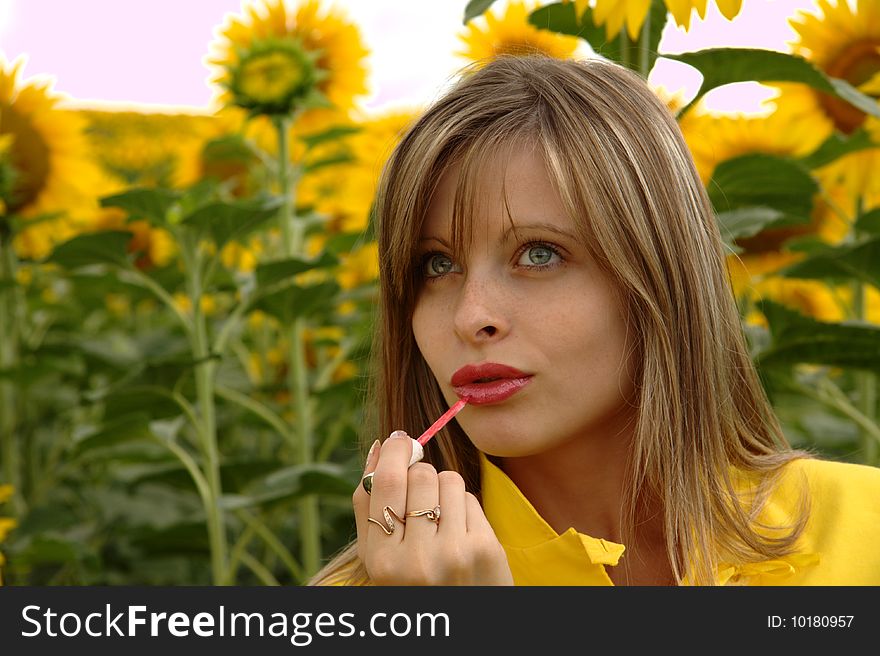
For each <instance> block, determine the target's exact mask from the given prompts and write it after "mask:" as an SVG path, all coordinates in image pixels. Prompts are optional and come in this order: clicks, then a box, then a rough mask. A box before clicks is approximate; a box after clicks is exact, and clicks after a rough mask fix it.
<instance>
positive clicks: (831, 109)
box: [819, 39, 880, 134]
mask: <svg viewBox="0 0 880 656" xmlns="http://www.w3.org/2000/svg"><path fill="white" fill-rule="evenodd" d="M878 46H880V41H878V40H876V39H866V40H864V41H857V42H855V43H853V44H850V45H849V46H847V47H846V48H844V49H843V50H841V52H840V53H839V54H838V55H837V57H835V58H834V59H833V60H832V61H830V62H829V63H828V65H827V66H826V67H825V72H826V73H828V75H830V76H831V77H836V78H841V79H844V80H846V81H847V82H849V83H850V84H852V85H853V86H856V87H857V86H859V85H860V84H863V83H865V82H867V81H868V80H870V79H871V78H872V77H873V76H874V75H875V74H877V72H878V71H880V53H878V52H877V48H878ZM819 102H820V103H821V105H822V108H823V109H824V110H825V111H826V112H827V113H828V115H829V116H830V117H831V119H832V120H833V121H834V125H835V126H836V127H837V129H838V130H840V131H841V132H843V133H844V134H850V133H852V132H854V131H855V130H857V129H858V128H859V127H860V126H861V125H862V123H864V122H865V113H864V112H862V111H860V110H858V109H856V108H855V107H853V106H852V105H850V104H849V103H848V102H845V101H843V100H840V99H839V98H835V97H834V96H829V95H827V94H824V93H822V94H820V95H819Z"/></svg>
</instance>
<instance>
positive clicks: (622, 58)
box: [529, 0, 669, 74]
mask: <svg viewBox="0 0 880 656" xmlns="http://www.w3.org/2000/svg"><path fill="white" fill-rule="evenodd" d="M668 16H669V13H668V11H667V9H666V5H665V4H664V2H663V0H653V1H652V2H651V9H650V13H649V16H648V18H647V19H646V22H647V25H648V43H647V46H646V47H645V48H644V50H645V54H646V56H647V59H646V60H645V61H642V60H641V56H642V51H643V48H642V38H643V37H642V34H641V33H640V34H639V38H638V39H636V40H635V41H629V40H628V39H626V40H625V39H622V38H616V37H615V38H612V39H610V40H609V39H608V37H607V36H606V32H605V26H604V25H596V24H595V22H594V21H593V10H592V8H590V7H587V9H586V10H585V11H584V13H583V15H581V16H580V17H579V16H578V15H577V13H576V11H575V6H574V3H564V2H557V3H555V4H551V5H545V6H543V7H540V8H538V9H536V10H535V11H533V12H532V13H531V14H530V15H529V23H530V24H531V25H533V26H535V27H536V28H538V29H542V30H549V31H551V32H558V33H559V34H568V35H569V36H576V37H579V38H581V39H584V40H585V41H586V42H587V43H589V44H590V47H591V48H592V49H593V51H594V52H596V53H597V54H599V55H601V56H602V57H605V58H607V59H610V60H612V61H615V62H618V63H622V64H624V65H626V66H628V67H629V68H631V69H633V70H635V71H637V72H641V73H644V74H647V72H648V71H650V70H651V68H653V66H654V62H655V61H656V60H657V48H658V47H659V45H660V36H661V34H662V33H663V28H664V26H665V25H666V21H667V18H668ZM624 47H625V48H626V52H624Z"/></svg>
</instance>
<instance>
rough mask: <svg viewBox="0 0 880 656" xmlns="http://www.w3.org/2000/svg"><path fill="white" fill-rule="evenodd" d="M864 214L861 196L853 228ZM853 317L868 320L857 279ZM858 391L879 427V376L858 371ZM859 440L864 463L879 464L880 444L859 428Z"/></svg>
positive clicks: (867, 414) (860, 402) (863, 410)
mask: <svg viewBox="0 0 880 656" xmlns="http://www.w3.org/2000/svg"><path fill="white" fill-rule="evenodd" d="M863 212H864V201H863V199H862V198H861V196H860V197H859V198H858V199H857V201H856V216H855V221H854V222H853V226H855V225H857V224H858V222H859V219H860V218H861V216H862V213H863ZM852 234H853V241H854V242H855V243H859V241H860V239H861V235H860V234H859V230H858V229H856V228H855V227H853V233H852ZM852 284H853V315H854V318H855V319H856V320H857V321H865V320H866V319H867V294H868V290H867V287H866V285H865V283H864V282H863V281H862V280H860V279H857V280H855V281H853V283H852ZM855 383H856V391H857V393H858V409H859V411H860V412H861V413H862V414H863V415H864V416H865V418H866V419H867V420H868V421H870V422H871V423H872V424H874V425H875V426H876V425H877V374H875V373H873V372H870V371H857V372H856V373H855ZM859 439H860V442H861V444H862V450H863V453H864V454H865V455H864V462H865V464H867V465H877V464H878V457H877V456H878V453H880V442H878V440H876V439H874V438H873V436H872V435H871V434H870V433H869V431H867V430H866V429H865V427H864V426H859Z"/></svg>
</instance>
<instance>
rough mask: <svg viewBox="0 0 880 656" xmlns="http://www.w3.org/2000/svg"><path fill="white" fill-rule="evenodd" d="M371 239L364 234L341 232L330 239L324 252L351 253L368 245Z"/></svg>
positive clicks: (325, 245) (335, 253)
mask: <svg viewBox="0 0 880 656" xmlns="http://www.w3.org/2000/svg"><path fill="white" fill-rule="evenodd" d="M369 242H370V239H368V238H367V237H366V235H365V234H364V232H340V233H337V234H335V235H333V236H332V237H330V238H329V239H328V240H327V242H326V243H325V244H324V250H325V251H327V252H329V253H333V254H334V255H337V254H340V253H350V252H351V251H353V250H355V249H356V248H360V247H362V246H365V245H367V244H368V243H369Z"/></svg>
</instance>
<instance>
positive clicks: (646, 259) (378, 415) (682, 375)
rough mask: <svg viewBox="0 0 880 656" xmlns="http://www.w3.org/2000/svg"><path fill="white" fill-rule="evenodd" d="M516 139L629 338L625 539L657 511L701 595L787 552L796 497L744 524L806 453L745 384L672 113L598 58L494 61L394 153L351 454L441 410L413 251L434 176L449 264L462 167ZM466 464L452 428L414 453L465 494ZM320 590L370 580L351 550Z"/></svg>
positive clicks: (730, 303) (721, 272)
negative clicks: (775, 521) (419, 340)
mask: <svg viewBox="0 0 880 656" xmlns="http://www.w3.org/2000/svg"><path fill="white" fill-rule="evenodd" d="M523 141H527V142H529V143H532V144H535V145H537V147H538V148H539V150H538V152H539V153H541V154H542V155H543V157H544V160H545V162H546V165H547V169H548V173H549V175H550V178H551V180H553V182H554V185H555V186H556V188H557V189H558V191H559V194H560V197H561V199H562V201H563V203H564V206H565V208H566V211H567V213H568V214H569V216H570V217H571V218H572V220H573V221H574V223H575V225H576V227H577V230H578V232H579V236H580V237H581V239H582V241H583V244H584V245H585V246H586V247H587V248H588V250H589V252H590V255H591V256H592V257H593V258H594V259H595V260H596V261H597V262H598V263H599V265H600V266H601V267H602V268H603V270H604V271H606V272H607V274H608V276H609V277H610V279H611V280H612V281H613V283H614V286H615V288H616V292H617V294H618V296H619V298H620V299H621V306H622V308H623V313H624V316H625V320H626V323H627V327H628V335H629V336H630V337H632V339H633V343H634V348H635V357H636V361H637V363H638V364H637V372H636V375H635V381H634V382H635V388H636V398H635V402H636V403H637V408H636V414H637V423H636V426H635V433H634V437H633V442H632V453H631V456H630V460H629V463H628V471H627V490H628V491H627V495H626V497H625V499H624V502H623V506H622V508H621V517H622V522H623V524H622V526H623V529H622V530H623V533H622V535H623V536H624V539H625V540H626V539H629V537H630V536H632V535H633V534H634V528H635V526H637V525H638V521H639V520H644V519H646V518H645V517H644V516H643V515H644V509H645V508H648V507H656V505H657V504H658V503H659V507H661V508H662V509H663V526H664V527H665V530H664V534H665V541H666V551H667V556H668V558H669V562H670V565H671V568H672V571H673V574H674V577H675V582H676V584H681V583H682V581H683V579H684V578H685V577H687V579H688V581H689V582H690V583H692V584H695V585H712V584H714V582H715V579H714V572H715V568H716V567H717V565H718V563H719V562H720V560H721V558H722V557H723V558H724V560H725V561H726V562H742V563H745V562H753V561H756V560H766V559H770V558H778V557H780V556H783V555H786V554H789V553H792V552H793V551H794V550H795V543H796V541H797V539H798V537H799V536H800V534H801V533H802V531H803V528H804V526H805V525H806V521H807V518H808V514H809V499H808V497H807V495H806V494H802V496H801V503H800V505H799V507H798V509H797V513H796V516H795V519H794V521H793V522H792V524H791V525H787V526H784V527H767V526H764V525H763V524H758V523H757V521H756V518H757V517H758V516H759V514H760V512H761V510H762V508H763V507H764V506H765V504H766V501H767V499H768V498H769V494H770V492H771V491H772V490H773V488H774V487H775V485H776V483H777V481H778V478H779V476H780V475H781V473H782V468H783V466H784V465H786V464H787V463H788V462H790V461H792V460H794V459H797V458H802V457H807V458H809V457H813V456H812V455H811V454H809V453H807V452H804V451H796V450H793V449H791V447H790V446H789V444H788V443H787V441H786V439H785V436H784V435H783V432H782V430H781V428H780V426H779V423H778V421H777V419H776V417H775V415H774V413H773V410H772V407H771V405H770V402H769V400H768V399H767V397H766V394H765V392H764V389H763V387H762V386H761V384H760V381H759V378H758V376H757V374H756V371H755V368H754V365H753V363H752V361H751V358H750V356H749V352H748V347H747V344H746V341H745V337H744V335H743V331H742V325H741V321H740V316H739V312H738V310H737V307H736V303H735V300H734V298H733V295H732V293H731V289H730V283H729V278H728V274H727V269H726V265H725V257H724V252H723V246H722V241H721V238H720V234H719V230H718V227H717V225H716V222H715V219H714V215H713V212H712V207H711V205H710V203H709V200H708V198H707V195H706V192H705V189H704V187H703V185H702V183H701V181H700V178H699V176H698V175H697V172H696V170H695V168H694V164H693V160H692V158H691V155H690V153H689V151H688V149H687V146H686V145H685V142H684V140H683V138H682V136H681V132H680V130H679V128H678V125H677V123H676V122H675V119H674V118H673V117H672V116H671V114H670V112H669V111H668V110H667V108H666V107H665V106H664V105H663V104H662V103H661V102H660V101H659V100H658V99H657V98H656V96H655V95H654V94H653V93H652V92H651V91H650V89H649V88H648V87H647V85H646V84H645V83H644V81H643V80H642V79H641V78H639V77H638V76H637V75H636V74H634V73H632V72H630V71H628V70H627V69H625V68H623V67H621V66H618V65H616V64H613V63H610V62H607V61H605V60H600V59H590V60H586V61H571V60H567V61H566V60H557V59H552V58H548V57H540V56H530V57H513V56H505V57H499V58H497V59H495V60H494V61H492V62H491V63H489V64H488V65H486V66H484V67H482V68H480V69H479V70H474V69H471V70H468V71H466V72H465V74H464V75H463V76H462V78H461V79H460V80H459V81H458V83H457V84H456V85H455V86H454V87H453V88H452V89H451V90H450V91H449V92H447V93H446V94H445V95H444V96H443V97H442V98H441V99H439V100H438V101H437V102H435V103H434V104H433V105H432V106H431V107H430V108H429V109H428V110H427V111H426V113H425V114H424V115H423V116H422V117H421V118H420V119H419V120H418V121H417V122H416V123H415V124H414V125H413V126H412V127H411V128H410V129H409V131H408V132H407V134H406V135H405V136H404V138H403V139H402V140H401V142H400V144H399V145H398V147H397V148H396V149H395V151H394V152H393V154H392V156H391V157H390V159H389V161H388V162H387V164H386V166H385V168H384V170H383V174H382V177H381V180H380V183H379V190H378V195H377V199H376V208H375V209H376V214H375V217H376V231H377V239H378V247H379V248H378V250H379V270H380V276H379V286H380V301H379V306H378V314H377V323H376V329H375V332H374V342H373V352H372V354H373V361H372V368H373V371H372V376H371V377H370V381H371V382H370V387H369V390H368V398H367V404H366V408H367V412H368V413H369V417H370V419H369V421H368V422H367V433H366V434H365V435H364V439H363V440H362V442H363V445H364V447H366V445H368V444H370V443H371V442H372V441H373V440H374V438H375V437H376V436H386V435H388V434H390V433H391V432H392V431H393V430H395V429H400V428H402V429H405V430H408V431H410V432H411V433H412V432H413V431H416V432H418V431H420V430H421V429H422V428H423V427H426V426H429V425H430V424H431V422H433V421H434V420H435V419H436V418H437V417H438V416H439V415H440V414H442V413H443V412H444V411H445V410H446V409H447V406H446V403H445V402H444V399H443V396H442V394H441V391H440V388H439V386H438V383H437V381H436V379H435V378H434V376H433V375H432V373H431V371H430V370H429V368H428V366H427V365H426V363H425V361H424V359H423V358H422V356H421V354H420V352H419V350H418V347H417V345H416V342H415V339H414V337H413V332H412V325H411V320H412V313H413V307H414V304H415V301H416V297H417V293H418V290H419V287H420V284H421V277H420V272H419V271H418V269H417V265H418V262H417V257H416V252H415V251H416V245H417V242H418V238H419V234H420V230H421V226H422V222H423V220H424V217H425V214H426V210H427V208H428V205H429V203H430V201H431V198H432V195H433V192H434V190H435V188H436V186H437V184H438V182H439V180H440V178H441V177H442V176H443V174H444V173H445V172H446V171H448V170H449V169H450V167H452V166H453V165H454V164H457V165H460V167H461V168H460V173H459V176H458V189H457V192H456V199H455V204H454V212H453V227H452V240H453V250H454V252H456V253H461V252H463V247H465V248H466V246H467V244H468V243H469V241H470V239H469V225H470V224H469V216H471V212H470V207H472V204H473V203H474V201H475V198H476V196H475V194H476V191H477V188H476V187H477V183H476V182H475V180H476V179H477V175H476V173H477V172H478V171H479V170H480V167H481V165H482V164H483V163H484V162H485V160H486V158H487V157H491V156H493V154H495V155H497V153H498V152H499V149H500V148H502V147H506V146H510V145H511V144H514V143H522V142H523ZM465 233H467V234H465ZM478 455H479V454H478V453H477V451H476V448H475V447H474V446H473V444H472V443H471V442H470V440H469V439H468V437H467V435H466V434H465V433H464V431H463V430H462V429H461V427H460V426H459V425H458V423H457V422H456V421H452V422H450V424H448V425H447V427H446V430H444V431H442V432H441V433H440V434H438V435H437V436H436V437H435V438H434V439H433V440H431V442H429V443H428V445H427V449H426V456H425V460H426V461H427V462H430V463H431V464H433V465H434V466H435V467H436V468H437V470H438V471H440V470H444V469H453V470H455V471H458V472H459V473H460V474H461V475H462V477H463V478H464V480H465V483H466V485H467V488H468V490H469V491H471V492H473V493H474V494H475V495H477V497H478V498H479V497H480V469H479V457H478ZM737 472H741V473H743V474H744V475H746V476H748V477H751V478H752V479H753V480H754V481H756V486H755V489H753V490H752V494H751V496H750V497H749V499H741V498H739V497H738V495H737V487H736V481H735V475H736V474H737ZM760 527H764V528H769V529H771V531H759V530H758V529H759V528H760ZM333 582H346V583H350V584H369V580H368V576H367V573H366V570H365V568H364V566H363V564H362V563H361V562H360V561H359V560H358V558H357V545H356V542H354V543H352V544H350V545H348V546H347V547H346V548H344V549H343V550H342V551H341V552H340V553H339V554H337V555H336V556H335V557H334V558H333V559H332V560H331V562H329V563H328V564H327V565H326V566H325V567H324V568H323V569H322V570H321V571H320V572H319V573H318V574H316V575H315V576H314V577H313V578H312V580H311V581H310V582H309V584H310V585H316V584H327V583H333Z"/></svg>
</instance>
